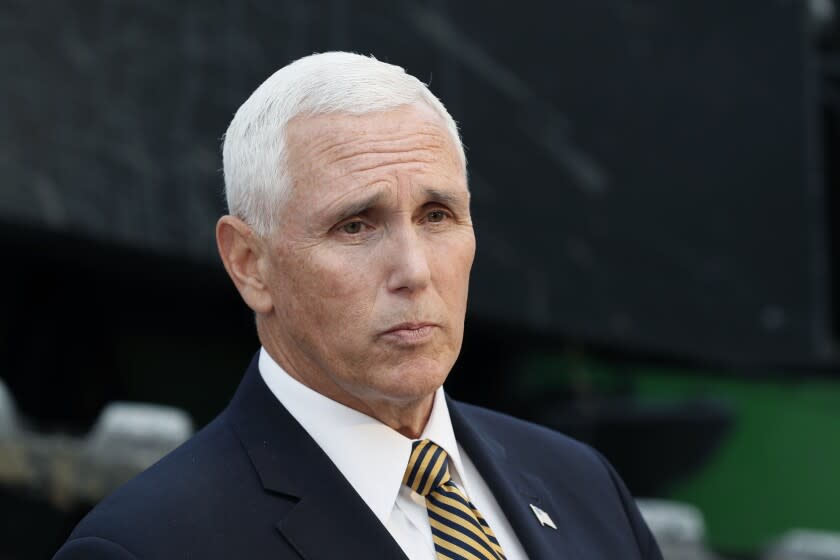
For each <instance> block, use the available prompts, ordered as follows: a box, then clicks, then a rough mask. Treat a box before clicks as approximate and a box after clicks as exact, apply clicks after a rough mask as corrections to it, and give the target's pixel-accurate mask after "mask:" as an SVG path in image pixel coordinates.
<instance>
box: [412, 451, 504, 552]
mask: <svg viewBox="0 0 840 560" xmlns="http://www.w3.org/2000/svg"><path fill="white" fill-rule="evenodd" d="M403 484H405V485H406V486H408V487H409V488H411V489H412V490H414V491H415V492H417V493H418V494H420V495H421V496H424V497H425V498H426V509H427V510H428V512H429V523H430V524H431V526H432V540H434V543H435V551H436V552H437V557H438V559H447V558H455V559H457V560H504V559H505V555H504V552H502V547H501V546H500V545H499V541H497V540H496V537H495V535H493V531H491V530H490V525H488V524H487V521H485V520H484V518H483V517H482V516H481V514H480V513H479V512H478V510H477V509H476V507H475V506H474V505H473V504H472V502H470V501H469V500H468V499H467V497H466V496H465V495H464V494H463V493H462V492H461V491H460V490H459V489H458V487H457V486H455V484H453V483H452V479H451V477H450V475H449V456H448V455H447V454H446V451H444V450H443V448H441V447H440V446H438V445H436V444H435V443H434V442H432V441H431V440H428V439H424V440H421V441H415V442H414V447H413V449H412V452H411V458H410V459H409V460H408V468H406V470H405V476H404V477H403Z"/></svg>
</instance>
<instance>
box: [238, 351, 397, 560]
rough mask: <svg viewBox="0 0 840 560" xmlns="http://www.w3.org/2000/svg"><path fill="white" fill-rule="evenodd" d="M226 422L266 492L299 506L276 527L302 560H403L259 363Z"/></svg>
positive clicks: (248, 374) (251, 368) (251, 369)
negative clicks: (267, 381)
mask: <svg viewBox="0 0 840 560" xmlns="http://www.w3.org/2000/svg"><path fill="white" fill-rule="evenodd" d="M227 415H228V418H229V420H230V423H231V425H232V426H233V429H234V432H235V433H236V435H237V436H238V438H239V439H240V441H241V442H242V445H243V447H244V448H245V451H246V452H247V453H248V456H249V457H250V459H251V462H252V463H253V465H254V469H255V470H256V471H257V474H258V475H259V478H260V481H261V483H262V485H263V488H264V489H265V491H266V492H267V493H269V494H275V495H277V494H279V495H282V496H286V497H287V498H291V499H292V500H295V501H296V502H297V503H296V505H295V506H293V508H292V509H291V511H289V513H287V514H286V515H285V516H284V517H283V518H282V519H279V520H275V521H276V526H277V529H278V530H279V532H280V533H281V534H282V535H283V536H284V537H285V538H286V539H287V540H288V541H289V543H290V544H291V545H292V546H293V547H294V548H295V550H297V552H298V553H299V554H300V555H301V557H303V558H304V559H306V560H326V559H331V558H365V557H372V558H405V555H404V554H403V552H402V550H401V549H400V547H399V545H398V544H397V543H396V541H394V539H393V538H392V537H391V535H390V534H389V533H388V531H387V529H386V528H385V526H384V525H382V523H381V522H380V521H379V520H378V519H377V517H376V516H375V515H374V514H373V512H372V511H371V510H370V509H369V508H368V507H367V505H366V504H365V502H364V501H363V500H362V499H361V497H360V496H359V495H358V494H357V493H356V491H355V490H354V489H353V487H352V486H351V485H350V484H349V483H348V482H347V480H346V479H345V478H344V477H343V476H342V475H341V473H340V472H339V471H338V469H337V468H336V467H335V465H334V464H333V463H332V461H330V459H329V458H328V457H327V455H326V454H325V453H324V452H323V451H322V450H321V448H320V447H319V446H318V444H317V443H315V441H314V440H313V439H312V438H311V437H310V436H309V434H307V433H306V431H305V430H304V429H303V428H302V427H301V426H300V424H298V423H297V421H295V419H294V418H293V417H292V416H291V415H290V414H289V413H288V412H287V411H286V409H285V408H283V406H282V405H280V403H278V402H277V400H276V399H275V398H274V396H273V395H272V394H271V392H270V391H269V389H268V387H266V385H265V382H264V381H263V380H262V377H261V376H260V373H259V369H258V366H257V357H255V358H254V360H253V361H252V362H251V365H250V366H249V368H248V371H247V372H246V374H245V376H244V378H243V380H242V383H241V384H240V386H239V389H237V391H236V394H235V395H234V398H233V400H232V401H231V403H230V405H229V407H228V410H227ZM275 499H279V498H277V497H276V496H275ZM359 535H365V537H364V538H358V536H359Z"/></svg>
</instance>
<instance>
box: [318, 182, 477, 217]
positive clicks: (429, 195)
mask: <svg viewBox="0 0 840 560" xmlns="http://www.w3.org/2000/svg"><path fill="white" fill-rule="evenodd" d="M423 195H424V197H425V199H426V202H425V203H424V204H429V203H438V204H443V205H446V206H454V207H456V208H461V207H463V206H464V205H465V204H466V205H469V193H466V196H465V195H463V194H461V193H452V192H449V191H442V190H440V189H434V188H426V189H423ZM384 198H385V193H384V192H382V191H380V192H378V193H374V194H372V195H370V196H367V197H365V198H362V199H360V200H356V201H352V202H348V203H347V205H345V206H341V207H340V208H338V209H337V210H336V211H335V212H333V213H332V215H333V216H334V218H333V221H335V222H340V221H343V220H346V219H347V218H352V217H353V216H357V215H359V214H364V213H366V212H368V211H370V210H371V209H373V208H375V207H376V206H378V205H380V204H381V203H382V201H383V199H384ZM465 199H466V200H465Z"/></svg>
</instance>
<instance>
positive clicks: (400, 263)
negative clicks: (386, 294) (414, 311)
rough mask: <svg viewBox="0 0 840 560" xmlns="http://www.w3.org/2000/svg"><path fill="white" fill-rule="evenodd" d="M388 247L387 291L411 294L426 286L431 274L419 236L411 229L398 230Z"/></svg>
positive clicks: (425, 250)
mask: <svg viewBox="0 0 840 560" xmlns="http://www.w3.org/2000/svg"><path fill="white" fill-rule="evenodd" d="M390 245H391V248H390V254H389V255H388V260H389V262H390V264H391V266H390V267H389V276H388V289H389V290H390V291H392V292H405V293H413V292H416V291H418V290H422V289H423V288H425V287H426V286H428V284H429V281H430V280H431V276H432V274H431V269H430V267H429V258H428V254H427V249H428V248H427V247H426V245H425V243H424V242H423V239H422V237H421V235H419V234H418V232H417V231H415V230H414V229H413V228H410V227H408V228H400V231H399V232H395V234H394V236H393V238H392V242H391V244H390Z"/></svg>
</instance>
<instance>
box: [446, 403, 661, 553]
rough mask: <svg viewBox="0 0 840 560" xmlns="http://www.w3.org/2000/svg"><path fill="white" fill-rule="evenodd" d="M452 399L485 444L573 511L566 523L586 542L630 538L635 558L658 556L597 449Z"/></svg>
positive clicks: (629, 500) (627, 494) (626, 540)
mask: <svg viewBox="0 0 840 560" xmlns="http://www.w3.org/2000/svg"><path fill="white" fill-rule="evenodd" d="M450 402H451V403H452V404H453V405H454V406H455V408H456V409H457V412H456V414H460V415H461V417H462V418H463V420H464V421H465V422H466V423H467V424H469V426H470V429H471V430H472V432H473V433H474V434H477V436H478V437H480V438H481V439H482V440H483V442H484V443H485V445H489V446H493V445H495V446H498V447H499V448H500V450H501V451H502V452H503V454H504V456H505V457H506V459H507V461H508V464H510V465H511V466H513V467H514V468H515V469H516V470H517V471H520V472H521V473H526V474H527V475H529V476H530V477H531V479H532V480H533V481H536V482H535V483H537V484H539V486H540V487H541V488H542V491H543V493H544V495H546V496H552V497H554V498H555V499H556V501H555V505H556V506H557V507H558V508H564V511H568V512H573V513H572V514H570V515H571V518H570V522H571V523H573V524H574V525H575V526H576V527H577V528H578V531H579V533H580V534H578V535H577V537H578V538H579V539H581V542H584V541H585V539H584V538H583V535H584V534H589V535H591V537H592V541H585V542H590V543H591V542H599V543H600V544H601V545H603V544H604V543H605V542H607V541H609V540H610V539H613V541H615V542H619V543H623V544H622V546H624V545H628V546H630V545H629V544H628V543H633V544H632V546H633V547H634V548H637V550H638V551H639V557H641V558H645V559H650V560H661V556H660V554H659V549H658V547H657V546H656V543H655V542H654V540H653V537H652V535H651V534H650V531H649V530H648V528H647V526H646V525H645V523H644V520H643V519H642V517H641V515H640V513H639V510H638V508H637V507H636V504H635V500H634V499H633V497H632V496H631V494H630V492H629V491H628V490H627V487H626V486H625V485H624V482H623V481H622V480H621V477H619V475H618V473H616V471H615V470H614V469H613V467H612V466H611V465H610V463H609V462H608V461H607V459H606V458H604V456H603V455H601V453H599V452H598V451H596V450H595V449H593V448H592V447H590V446H588V445H586V444H584V443H581V442H579V441H577V440H575V439H572V438H570V437H568V436H566V435H564V434H561V433H560V432H557V431H555V430H552V429H549V428H546V427H544V426H540V425H537V424H534V423H532V422H527V421H525V420H520V419H518V418H514V417H512V416H508V415H506V414H502V413H499V412H495V411H492V410H488V409H486V408H481V407H478V406H473V405H469V404H464V403H460V402H457V401H451V400H450ZM572 519H573V520H574V521H573V522H572V521H571V520H572ZM619 548H620V547H619ZM628 550H629V549H628ZM629 557H630V556H628V558H629Z"/></svg>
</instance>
